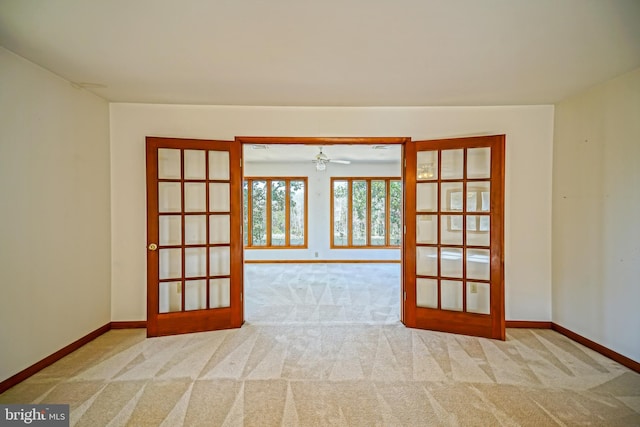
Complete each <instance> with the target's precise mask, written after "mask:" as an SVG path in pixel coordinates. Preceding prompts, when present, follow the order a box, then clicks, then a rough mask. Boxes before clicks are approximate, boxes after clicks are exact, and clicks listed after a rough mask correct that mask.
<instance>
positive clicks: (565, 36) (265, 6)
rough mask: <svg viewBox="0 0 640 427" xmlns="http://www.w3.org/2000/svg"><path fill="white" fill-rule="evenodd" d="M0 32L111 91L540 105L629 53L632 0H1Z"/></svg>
mask: <svg viewBox="0 0 640 427" xmlns="http://www.w3.org/2000/svg"><path fill="white" fill-rule="evenodd" d="M0 43H1V44H2V45H3V46H4V47H6V48H7V49H9V50H11V51H13V52H15V53H17V54H18V55H20V56H23V57H25V58H27V59H29V60H31V61H33V62H35V63H37V64H39V65H41V66H42V67H44V68H46V69H48V70H50V71H52V72H54V73H56V74H58V75H60V76H62V77H64V78H65V79H67V80H69V81H72V82H76V83H89V84H87V85H85V87H87V89H88V90H91V91H92V92H95V93H96V94H98V95H100V96H102V97H104V98H106V99H108V100H110V101H115V102H145V103H181V104H211V105H274V106H436V105H513V104H549V103H554V102H557V101H559V100H561V99H563V98H565V97H567V96H569V95H571V94H573V93H575V92H578V91H580V90H583V89H584V88H586V87H588V86H590V85H593V84H595V83H599V82H601V81H604V80H607V79H609V78H612V77H615V76H617V75H619V74H622V73H624V72H626V71H630V70H632V69H634V68H637V67H639V66H640V1H638V0H394V1H389V0H323V1H312V0H271V1H263V0H216V1H203V0H180V1H177V0H175V1H174V0H108V1H107V0H105V1H87V0H55V1H52V0H0ZM100 85H103V86H104V87H101V86H100Z"/></svg>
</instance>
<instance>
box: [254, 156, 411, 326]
mask: <svg viewBox="0 0 640 427" xmlns="http://www.w3.org/2000/svg"><path fill="white" fill-rule="evenodd" d="M243 158H244V169H243V173H244V186H243V212H244V226H243V229H244V230H245V233H244V234H245V237H244V238H245V241H244V245H245V250H244V262H245V295H246V299H245V301H246V303H245V319H246V321H247V322H249V323H250V324H255V323H257V322H259V323H261V324H262V323H281V324H284V323H305V322H308V323H323V324H329V323H347V322H349V323H394V322H398V321H399V320H400V305H399V304H400V298H401V297H400V292H401V288H400V261H401V242H402V185H401V176H402V169H401V167H400V162H401V159H402V153H401V147H400V146H398V145H396V146H393V145H330V146H327V147H322V146H318V145H310V144H299V145H291V144H245V146H244V156H243ZM354 182H355V183H354ZM267 193H269V194H267ZM286 205H289V209H287V208H286ZM267 206H268V207H269V209H267ZM267 210H269V212H267Z"/></svg>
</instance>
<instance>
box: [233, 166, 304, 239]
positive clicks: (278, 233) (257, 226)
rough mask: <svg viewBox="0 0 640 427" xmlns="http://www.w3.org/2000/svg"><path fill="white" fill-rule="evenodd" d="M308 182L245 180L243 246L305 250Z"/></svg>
mask: <svg viewBox="0 0 640 427" xmlns="http://www.w3.org/2000/svg"><path fill="white" fill-rule="evenodd" d="M306 190H307V178H305V177H303V178H280V177H279V178H245V180H244V182H243V188H242V193H243V212H244V214H243V217H244V218H243V220H244V246H245V247H246V248H269V249H284V248H287V249H291V248H306V247H307V233H306V230H307V191H306Z"/></svg>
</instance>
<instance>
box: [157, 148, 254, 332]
mask: <svg viewBox="0 0 640 427" xmlns="http://www.w3.org/2000/svg"><path fill="white" fill-rule="evenodd" d="M241 153H242V150H241V144H239V143H236V142H230V141H205V140H188V139H172V138H155V137H148V138H147V335H148V336H150V337H151V336H160V335H172V334H181V333H189V332H200V331H208V330H215V329H227V328H236V327H240V326H241V325H242V323H243V302H242V288H243V282H242V274H243V248H242V222H241V221H242V170H241V162H242V154H241Z"/></svg>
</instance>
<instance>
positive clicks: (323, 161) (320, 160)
mask: <svg viewBox="0 0 640 427" xmlns="http://www.w3.org/2000/svg"><path fill="white" fill-rule="evenodd" d="M311 161H312V162H313V163H315V165H316V170H317V171H318V172H322V171H324V170H325V169H327V163H340V164H343V165H349V164H351V160H339V159H330V158H328V157H327V155H326V154H324V153H323V152H322V147H320V152H319V153H318V154H316V158H315V159H313V160H311Z"/></svg>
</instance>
